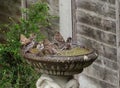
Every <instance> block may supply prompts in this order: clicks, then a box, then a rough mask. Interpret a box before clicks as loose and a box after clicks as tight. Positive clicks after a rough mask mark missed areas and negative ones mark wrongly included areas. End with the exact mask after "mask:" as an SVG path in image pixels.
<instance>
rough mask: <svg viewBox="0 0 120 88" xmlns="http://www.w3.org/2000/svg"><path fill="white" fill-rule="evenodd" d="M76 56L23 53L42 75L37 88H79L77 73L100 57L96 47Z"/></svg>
mask: <svg viewBox="0 0 120 88" xmlns="http://www.w3.org/2000/svg"><path fill="white" fill-rule="evenodd" d="M89 50H90V52H89V53H87V54H83V55H76V56H59V55H47V56H43V57H39V56H36V55H34V54H31V53H25V54H22V55H23V56H24V58H25V59H26V60H27V61H28V63H29V64H31V65H33V66H34V67H35V69H36V70H37V71H39V72H40V73H41V74H42V75H41V77H40V78H39V79H38V81H37V82H36V87H37V88H79V82H78V81H77V80H76V79H74V77H73V76H74V75H75V74H79V73H81V72H82V71H83V70H84V68H86V67H88V66H89V65H91V64H92V63H93V62H94V61H95V60H96V59H97V57H98V54H97V53H96V51H95V50H94V49H89Z"/></svg>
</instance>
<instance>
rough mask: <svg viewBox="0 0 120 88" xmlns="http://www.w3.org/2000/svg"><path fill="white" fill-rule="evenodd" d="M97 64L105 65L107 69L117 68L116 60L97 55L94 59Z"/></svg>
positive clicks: (115, 69)
mask: <svg viewBox="0 0 120 88" xmlns="http://www.w3.org/2000/svg"><path fill="white" fill-rule="evenodd" d="M95 63H97V64H98V65H101V66H105V67H107V68H109V69H112V70H114V71H117V70H118V65H117V62H114V61H111V60H109V59H108V58H105V57H104V56H101V55H99V57H98V59H97V60H96V61H95Z"/></svg>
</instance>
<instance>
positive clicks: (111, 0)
mask: <svg viewBox="0 0 120 88" xmlns="http://www.w3.org/2000/svg"><path fill="white" fill-rule="evenodd" d="M99 1H103V2H106V3H110V4H115V2H116V0H99Z"/></svg>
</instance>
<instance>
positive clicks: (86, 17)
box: [76, 10, 116, 33]
mask: <svg viewBox="0 0 120 88" xmlns="http://www.w3.org/2000/svg"><path fill="white" fill-rule="evenodd" d="M76 14H77V18H76V19H77V22H82V23H85V24H88V25H91V26H93V27H97V28H100V29H101V30H105V31H109V32H114V33H115V32H116V22H115V21H111V20H108V19H102V18H101V17H97V16H94V15H93V14H90V13H86V12H85V11H81V10H77V12H76Z"/></svg>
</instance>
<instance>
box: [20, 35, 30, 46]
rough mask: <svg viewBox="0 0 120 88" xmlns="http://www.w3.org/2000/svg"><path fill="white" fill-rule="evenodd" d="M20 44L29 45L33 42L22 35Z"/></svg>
mask: <svg viewBox="0 0 120 88" xmlns="http://www.w3.org/2000/svg"><path fill="white" fill-rule="evenodd" d="M20 42H21V44H22V45H27V44H29V43H30V42H31V40H30V39H28V38H27V37H26V36H25V35H23V34H21V35H20Z"/></svg>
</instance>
